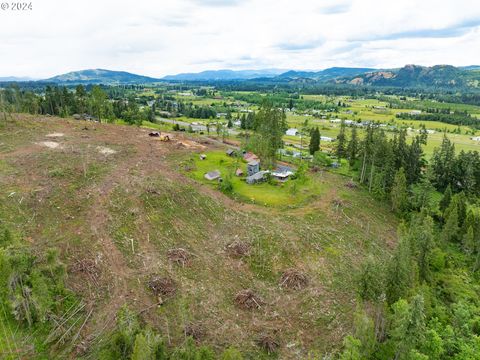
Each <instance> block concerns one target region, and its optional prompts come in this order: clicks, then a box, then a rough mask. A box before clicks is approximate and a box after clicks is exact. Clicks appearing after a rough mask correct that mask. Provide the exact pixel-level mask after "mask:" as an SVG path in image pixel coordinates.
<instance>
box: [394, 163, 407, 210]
mask: <svg viewBox="0 0 480 360" xmlns="http://www.w3.org/2000/svg"><path fill="white" fill-rule="evenodd" d="M390 197H391V201H392V210H393V211H395V212H396V213H398V214H402V213H404V211H406V210H407V207H408V194H407V179H406V178H405V172H404V170H403V168H400V170H398V171H397V173H396V174H395V180H394V182H393V187H392V191H391V194H390Z"/></svg>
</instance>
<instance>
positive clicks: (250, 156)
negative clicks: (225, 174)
mask: <svg viewBox="0 0 480 360" xmlns="http://www.w3.org/2000/svg"><path fill="white" fill-rule="evenodd" d="M243 158H244V159H245V160H246V161H252V160H258V156H257V155H255V154H254V153H252V152H247V153H245V154H244V155H243Z"/></svg>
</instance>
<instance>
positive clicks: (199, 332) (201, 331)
mask: <svg viewBox="0 0 480 360" xmlns="http://www.w3.org/2000/svg"><path fill="white" fill-rule="evenodd" d="M205 333H206V331H205V327H204V326H203V325H202V324H198V323H191V324H187V325H186V326H185V335H186V336H191V337H192V338H193V339H194V340H197V341H199V340H201V339H202V338H203V337H204V336H205Z"/></svg>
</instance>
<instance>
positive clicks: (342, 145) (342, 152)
mask: <svg viewBox="0 0 480 360" xmlns="http://www.w3.org/2000/svg"><path fill="white" fill-rule="evenodd" d="M345 128H346V126H345V121H344V120H342V123H341V124H340V132H339V133H338V135H337V149H336V154H337V156H338V157H339V158H345V156H346V154H347V151H346V145H347V137H346V134H345Z"/></svg>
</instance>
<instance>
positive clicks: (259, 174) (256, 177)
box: [247, 170, 269, 181]
mask: <svg viewBox="0 0 480 360" xmlns="http://www.w3.org/2000/svg"><path fill="white" fill-rule="evenodd" d="M268 173H269V171H267V170H265V171H259V172H257V173H255V174H253V175H250V176H248V177H247V181H249V180H261V179H263V177H264V175H265V174H268Z"/></svg>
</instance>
